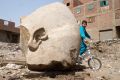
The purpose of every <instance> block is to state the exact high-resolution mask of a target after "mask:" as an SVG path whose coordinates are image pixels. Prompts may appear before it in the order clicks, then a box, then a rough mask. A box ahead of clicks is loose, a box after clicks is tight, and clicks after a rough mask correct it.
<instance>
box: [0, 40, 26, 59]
mask: <svg viewBox="0 0 120 80" xmlns="http://www.w3.org/2000/svg"><path fill="white" fill-rule="evenodd" d="M0 59H2V60H25V57H24V54H22V51H21V50H20V47H19V44H15V43H4V42H0Z"/></svg>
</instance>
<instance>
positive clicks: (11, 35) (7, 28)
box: [0, 19, 20, 43]
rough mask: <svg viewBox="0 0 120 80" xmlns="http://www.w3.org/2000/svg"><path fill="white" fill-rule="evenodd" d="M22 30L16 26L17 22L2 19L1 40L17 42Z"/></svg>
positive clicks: (0, 21) (0, 23)
mask: <svg viewBox="0 0 120 80" xmlns="http://www.w3.org/2000/svg"><path fill="white" fill-rule="evenodd" d="M19 37H20V30H19V28H16V27H15V23H14V22H11V21H7V20H3V19H0V41H2V42H10V43H17V42H19Z"/></svg>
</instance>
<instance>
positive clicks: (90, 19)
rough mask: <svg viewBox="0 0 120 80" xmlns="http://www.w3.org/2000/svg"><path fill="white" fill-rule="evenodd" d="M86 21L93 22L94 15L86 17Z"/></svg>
mask: <svg viewBox="0 0 120 80" xmlns="http://www.w3.org/2000/svg"><path fill="white" fill-rule="evenodd" d="M87 21H88V23H93V22H95V16H91V17H87Z"/></svg>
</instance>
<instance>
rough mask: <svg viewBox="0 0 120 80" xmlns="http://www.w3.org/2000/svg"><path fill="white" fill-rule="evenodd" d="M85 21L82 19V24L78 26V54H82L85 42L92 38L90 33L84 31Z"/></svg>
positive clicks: (85, 48)
mask: <svg viewBox="0 0 120 80" xmlns="http://www.w3.org/2000/svg"><path fill="white" fill-rule="evenodd" d="M86 27H87V21H85V20H83V21H82V25H81V26H80V36H81V39H82V40H81V44H80V55H82V54H83V53H84V52H85V51H86V50H87V46H86V44H85V42H90V41H91V40H92V39H91V37H90V35H89V34H88V33H87V31H86Z"/></svg>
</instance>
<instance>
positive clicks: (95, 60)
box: [88, 57, 102, 70]
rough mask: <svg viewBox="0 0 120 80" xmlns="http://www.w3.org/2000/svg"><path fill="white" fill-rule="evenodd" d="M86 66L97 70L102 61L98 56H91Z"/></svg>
mask: <svg viewBox="0 0 120 80" xmlns="http://www.w3.org/2000/svg"><path fill="white" fill-rule="evenodd" d="M88 66H89V67H90V68H91V69H93V70H99V69H100V68H101V66H102V63H101V61H100V60H99V59H98V58H96V57H92V58H91V59H89V60H88Z"/></svg>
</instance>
